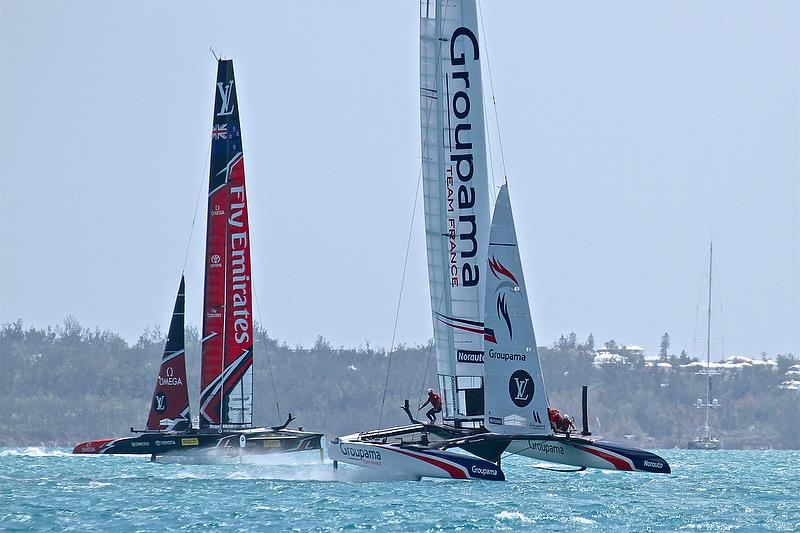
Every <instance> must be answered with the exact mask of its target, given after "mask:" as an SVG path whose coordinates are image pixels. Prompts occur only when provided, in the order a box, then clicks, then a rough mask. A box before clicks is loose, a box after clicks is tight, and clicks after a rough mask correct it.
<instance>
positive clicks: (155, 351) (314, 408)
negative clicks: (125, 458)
mask: <svg viewBox="0 0 800 533" xmlns="http://www.w3.org/2000/svg"><path fill="white" fill-rule="evenodd" d="M254 339H255V358H256V359H255V374H254V379H255V389H256V396H255V406H254V416H255V421H256V422H257V423H258V424H264V425H271V424H276V423H280V422H282V421H283V420H284V419H285V417H286V415H287V413H288V412H289V411H291V412H292V413H293V414H294V415H295V416H297V418H298V420H297V424H302V425H303V426H305V427H306V428H309V429H312V428H313V429H318V430H321V431H324V432H326V433H327V434H328V435H339V434H344V433H351V432H354V431H360V430H364V429H367V428H371V427H375V426H377V424H378V423H379V421H380V411H381V402H382V399H383V392H384V390H383V388H384V383H385V382H386V372H387V368H388V362H389V357H388V354H387V353H386V352H385V350H383V349H376V348H375V347H374V346H371V347H368V348H367V347H362V348H358V349H352V348H351V349H346V348H343V347H338V348H335V347H333V346H332V345H331V343H330V342H329V341H327V340H325V339H324V338H322V337H319V338H318V339H317V340H316V342H315V344H314V346H313V347H312V348H302V347H295V348H291V347H289V346H287V345H286V343H280V342H278V341H277V340H275V339H273V338H271V337H269V335H268V334H267V332H266V331H265V330H263V329H262V328H260V327H257V328H256V331H255V336H254ZM164 340H165V339H164V335H163V333H162V332H161V331H160V330H159V329H157V328H156V329H151V330H147V331H145V333H144V334H143V335H142V336H141V337H140V338H139V339H138V341H137V342H136V343H135V344H134V345H132V346H131V345H128V344H127V343H126V342H125V341H124V340H123V339H122V338H120V337H119V335H117V334H116V333H114V332H111V331H100V330H90V329H88V328H84V327H82V326H81V325H80V323H79V322H78V321H77V320H76V319H74V318H72V317H70V318H68V319H67V320H65V322H64V323H63V324H61V325H59V326H56V327H55V328H46V329H36V328H32V327H27V328H26V327H25V326H24V324H23V323H22V322H21V321H17V322H12V323H9V324H5V325H3V326H2V328H0V368H2V369H3V370H2V371H0V406H2V407H1V408H0V414H1V415H2V416H0V446H23V445H39V444H45V445H59V446H70V445H72V444H74V443H76V442H78V441H81V440H87V439H91V438H105V437H112V436H124V435H126V434H128V429H129V427H130V426H132V425H133V426H135V427H142V426H143V424H144V423H145V419H146V416H147V411H148V406H149V402H150V395H151V394H152V391H153V385H154V380H155V377H156V373H157V370H158V362H159V360H160V357H161V352H162V350H163V348H164ZM594 342H595V341H594V337H593V335H589V336H588V338H587V340H586V342H585V343H579V342H577V338H576V335H575V334H574V333H571V334H568V335H565V336H562V337H561V338H560V339H559V340H558V341H556V342H555V343H554V344H553V346H551V347H540V348H539V353H540V356H541V362H542V369H543V372H544V378H545V383H546V385H547V394H548V398H549V400H550V403H551V404H553V405H555V406H556V407H558V408H559V409H560V410H562V412H564V411H566V412H567V413H570V414H572V415H575V416H576V417H578V418H579V414H580V387H581V385H584V384H588V385H589V416H590V426H591V429H592V431H593V432H594V433H595V434H600V435H603V436H604V437H607V438H610V439H614V440H618V441H624V439H625V435H636V436H637V437H636V438H637V439H640V440H641V441H643V442H644V443H646V444H648V445H649V446H651V447H654V446H684V445H685V441H686V439H687V438H688V437H689V436H690V435H691V434H692V432H693V431H694V429H695V428H696V427H697V426H699V425H701V424H702V416H701V415H702V413H701V412H700V410H698V409H696V408H695V407H694V402H695V401H696V399H697V398H698V397H700V396H702V395H703V394H704V393H705V381H704V380H705V377H704V375H703V374H702V373H697V372H696V371H695V370H693V369H680V367H679V365H680V364H686V363H688V362H689V361H690V358H689V356H688V355H687V354H686V353H685V352H683V353H682V354H681V356H680V357H676V356H674V355H671V356H669V357H668V361H669V362H670V363H672V364H673V365H674V367H675V368H676V369H675V370H668V369H662V368H657V367H646V366H643V365H633V364H621V363H618V364H607V365H598V366H595V364H594V363H595V360H594V350H593V349H594ZM606 346H607V347H612V348H614V349H616V350H619V349H620V348H619V347H618V346H616V343H615V342H614V341H609V342H608V343H606ZM186 351H187V354H188V357H187V365H188V368H187V372H188V379H189V383H190V387H189V390H190V399H191V401H192V406H193V409H194V411H193V414H194V415H196V414H197V413H196V408H197V395H198V390H197V388H198V385H197V384H198V383H199V372H200V361H199V354H200V339H199V333H198V331H197V329H196V328H193V327H190V328H187V330H186ZM435 359H436V357H435V354H434V350H433V345H432V343H428V344H426V345H424V346H400V347H398V348H397V349H396V351H395V352H394V354H392V365H391V373H390V375H389V379H388V388H387V391H386V401H385V406H384V415H383V420H382V421H381V422H382V424H383V425H397V424H402V423H404V422H405V421H406V420H407V419H405V415H404V414H403V413H402V411H401V410H400V409H399V406H400V405H401V403H402V401H403V399H405V398H409V399H410V400H411V403H412V404H414V403H415V402H419V400H420V398H421V397H422V396H423V395H424V391H425V389H426V388H427V387H429V386H432V387H435V388H438V379H437V376H436V361H435ZM777 361H778V369H777V370H775V369H770V368H767V366H766V365H761V366H759V367H755V366H754V367H753V368H744V369H741V370H739V371H728V372H723V373H720V374H718V375H716V376H714V397H716V398H718V399H719V402H720V404H721V405H722V407H720V408H719V409H716V410H715V411H714V412H713V413H712V425H714V426H715V427H716V428H718V429H720V430H721V433H722V437H723V439H724V441H725V445H726V446H728V447H734V446H745V447H747V446H772V447H774V448H800V398H798V391H794V390H783V389H779V388H778V386H779V385H780V383H781V382H782V381H785V380H786V379H787V378H786V377H785V372H786V371H787V370H788V369H789V368H790V367H791V366H792V365H794V364H797V363H798V360H797V359H795V358H794V357H793V356H791V355H781V356H778V357H777ZM776 412H777V413H780V416H779V417H777V418H776V416H775V415H774V414H775V413H776ZM598 420H599V421H600V424H599V425H598V423H597V421H598ZM649 439H654V440H652V441H651V440H649Z"/></svg>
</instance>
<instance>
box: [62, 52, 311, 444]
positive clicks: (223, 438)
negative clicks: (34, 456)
mask: <svg viewBox="0 0 800 533" xmlns="http://www.w3.org/2000/svg"><path fill="white" fill-rule="evenodd" d="M215 87H216V90H215V92H216V97H215V103H214V119H213V129H212V144H211V164H210V177H209V189H208V211H207V216H208V219H207V220H208V225H207V235H206V254H205V259H206V261H205V293H204V301H203V337H202V340H201V342H202V360H201V377H200V406H199V413H200V422H199V427H198V428H192V426H191V417H190V414H189V395H188V388H187V380H186V364H185V349H184V333H183V330H184V280H183V278H181V285H180V290H179V291H178V297H177V299H176V302H175V310H174V312H173V317H172V322H171V324H170V330H169V336H168V338H167V343H166V347H165V350H164V356H163V357H162V362H161V368H160V370H159V376H158V378H157V381H156V388H155V391H154V393H153V400H152V404H151V409H150V414H149V416H148V421H147V425H146V428H145V429H144V430H140V431H135V430H133V428H131V431H133V432H135V433H139V435H137V436H135V437H123V438H117V439H103V440H97V441H88V442H84V443H81V444H78V445H77V446H75V449H74V450H73V452H74V453H117V454H119V453H126V454H127V453H134V454H150V455H153V456H158V455H163V454H171V455H176V454H177V455H186V454H189V455H192V456H193V458H195V459H197V458H200V459H202V457H203V456H206V455H210V454H211V453H216V452H218V451H220V450H221V451H222V452H223V453H228V454H230V453H234V452H235V454H236V455H240V454H242V453H245V454H263V453H275V452H288V451H302V450H310V449H319V448H320V440H321V438H322V434H321V433H313V432H305V431H295V430H289V429H287V427H288V424H289V423H290V422H291V421H292V420H293V418H292V416H291V414H290V415H289V418H288V420H287V421H286V423H285V424H283V425H280V426H273V427H254V426H253V392H254V391H253V337H254V331H253V330H254V322H253V318H254V317H253V306H252V285H251V275H250V271H251V264H250V244H251V241H250V232H249V224H248V211H247V195H246V188H245V175H244V157H243V151H242V139H241V128H240V122H239V106H238V100H237V96H236V87H235V79H234V73H233V61H232V60H225V59H221V60H218V68H217V81H216V86H215Z"/></svg>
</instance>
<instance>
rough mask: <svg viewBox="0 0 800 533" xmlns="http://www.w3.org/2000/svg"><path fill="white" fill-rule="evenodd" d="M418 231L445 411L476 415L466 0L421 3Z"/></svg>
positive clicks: (480, 239)
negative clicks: (421, 210) (421, 216)
mask: <svg viewBox="0 0 800 533" xmlns="http://www.w3.org/2000/svg"><path fill="white" fill-rule="evenodd" d="M420 8H421V13H420V114H421V126H422V161H423V166H422V169H423V189H424V198H425V234H426V244H427V252H428V279H429V283H430V292H431V308H432V312H433V328H434V343H435V346H436V361H437V366H438V373H439V387H440V389H441V391H442V399H443V400H444V418H445V420H448V421H451V422H453V423H454V424H455V425H457V426H477V425H479V424H480V423H481V422H482V420H483V414H484V401H483V312H484V305H483V298H484V286H485V280H486V275H487V274H486V247H487V240H488V232H489V223H490V219H489V216H490V215H489V186H488V174H487V172H488V170H487V162H486V142H485V135H484V118H483V92H482V88H481V63H480V62H481V51H480V47H479V45H478V17H477V11H476V5H475V2H474V1H471V0H466V1H452V0H422V2H421V3H420Z"/></svg>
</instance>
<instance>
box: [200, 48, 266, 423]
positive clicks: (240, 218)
mask: <svg viewBox="0 0 800 533" xmlns="http://www.w3.org/2000/svg"><path fill="white" fill-rule="evenodd" d="M211 137H212V140H211V171H210V177H209V185H208V226H207V235H206V272H205V296H204V302H203V340H202V342H203V345H202V366H201V377H200V391H201V392H200V427H209V426H211V425H236V426H250V425H252V420H253V332H252V329H253V316H252V314H253V313H252V311H253V307H252V290H251V283H250V233H249V224H248V216H247V194H246V189H245V181H244V158H243V152H242V135H241V129H240V124H239V105H238V100H237V97H236V84H235V81H234V75H233V61H232V60H220V61H219V63H218V69H217V84H216V98H215V102H214V119H213V122H212V130H211Z"/></svg>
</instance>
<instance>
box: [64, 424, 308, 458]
mask: <svg viewBox="0 0 800 533" xmlns="http://www.w3.org/2000/svg"><path fill="white" fill-rule="evenodd" d="M321 438H322V433H310V432H305V431H293V430H280V431H275V430H271V429H266V428H256V429H244V430H224V431H223V432H221V433H220V432H202V433H201V432H198V431H185V432H177V433H157V432H153V433H142V434H140V435H136V436H134V437H121V438H118V439H103V440H96V441H88V442H83V443H81V444H78V445H77V446H75V448H74V449H73V450H72V453H81V454H134V455H151V456H158V455H167V454H169V455H202V454H205V453H210V452H212V451H219V452H220V453H221V454H223V455H269V454H274V453H288V452H299V451H305V450H318V449H321V443H320V440H321Z"/></svg>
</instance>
